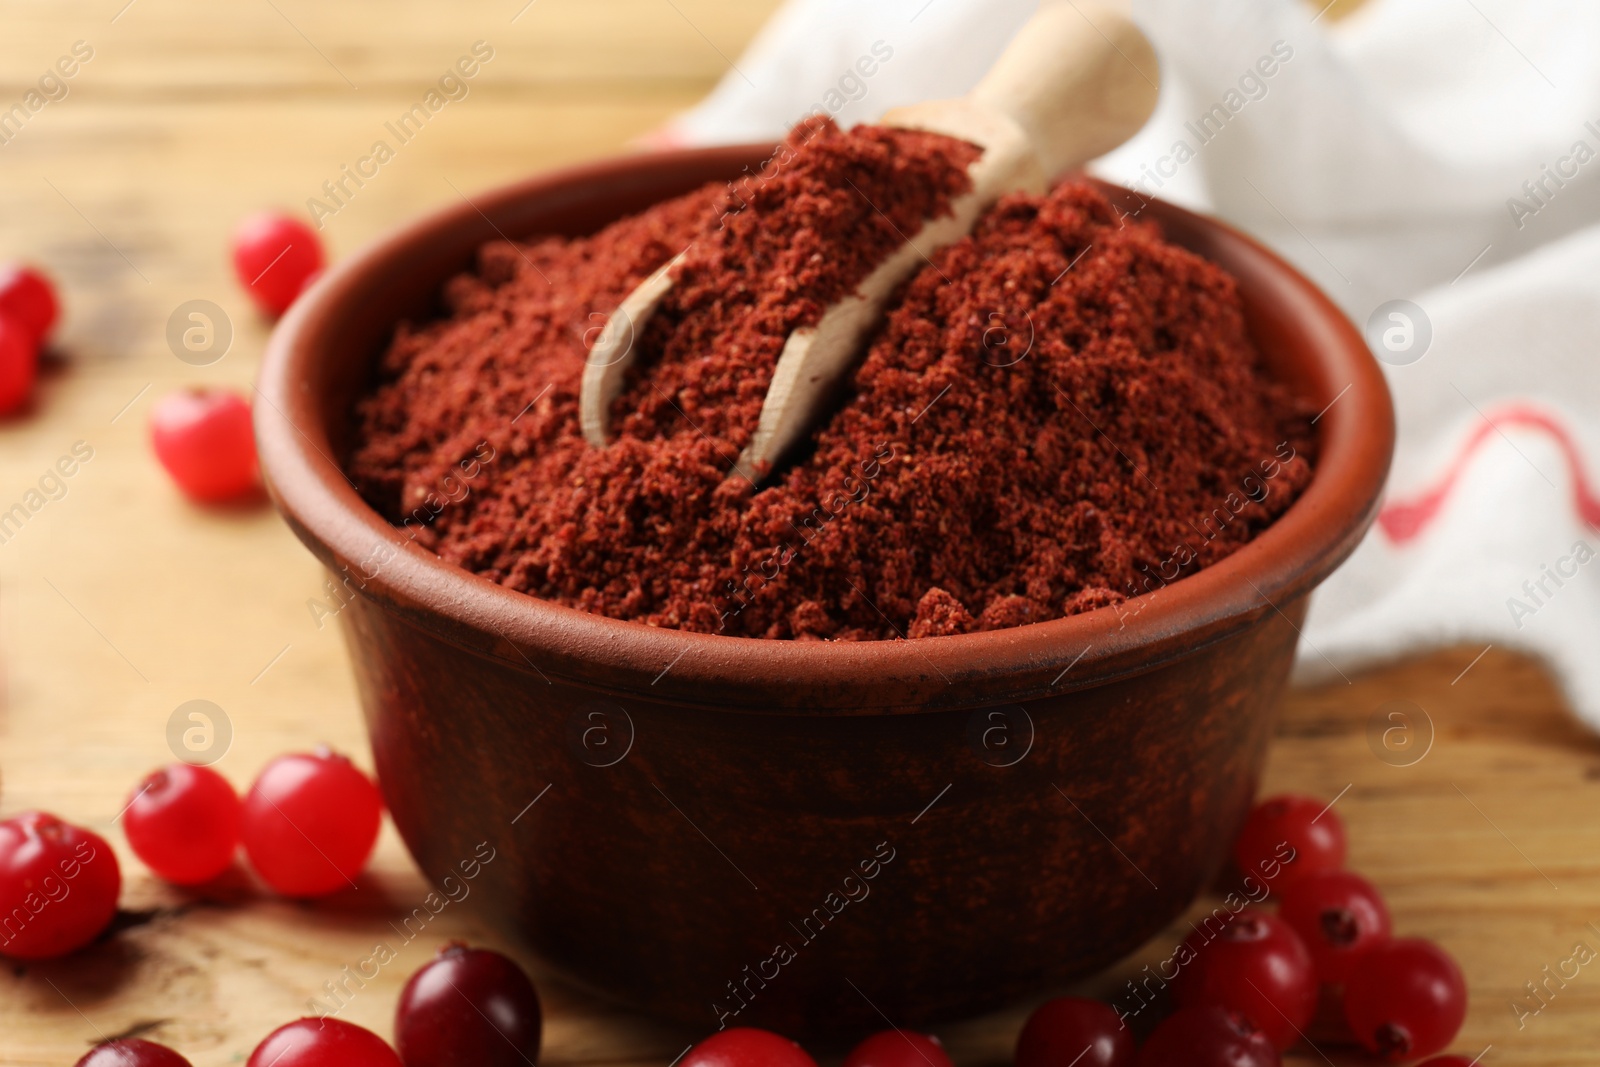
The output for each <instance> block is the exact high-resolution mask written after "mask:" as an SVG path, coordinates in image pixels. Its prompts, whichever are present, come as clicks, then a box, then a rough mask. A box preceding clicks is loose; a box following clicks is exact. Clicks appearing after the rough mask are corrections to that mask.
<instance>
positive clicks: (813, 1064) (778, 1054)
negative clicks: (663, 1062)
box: [681, 1026, 817, 1067]
mask: <svg viewBox="0 0 1600 1067" xmlns="http://www.w3.org/2000/svg"><path fill="white" fill-rule="evenodd" d="M681 1065H682V1067H817V1061H816V1060H813V1059H812V1058H811V1057H810V1056H809V1055H807V1054H806V1050H805V1049H803V1048H801V1047H800V1046H799V1045H797V1044H795V1043H794V1042H793V1041H790V1040H789V1039H788V1038H786V1037H781V1036H779V1035H778V1034H775V1033H773V1032H772V1031H771V1030H757V1029H755V1028H754V1027H750V1026H736V1027H734V1028H732V1029H730V1030H723V1031H721V1032H719V1033H715V1034H712V1035H711V1036H710V1037H708V1038H706V1039H705V1040H704V1041H702V1042H700V1043H699V1044H698V1045H696V1046H695V1047H694V1048H692V1049H690V1050H689V1052H688V1054H687V1055H685V1056H684V1057H683V1059H682V1061H681Z"/></svg>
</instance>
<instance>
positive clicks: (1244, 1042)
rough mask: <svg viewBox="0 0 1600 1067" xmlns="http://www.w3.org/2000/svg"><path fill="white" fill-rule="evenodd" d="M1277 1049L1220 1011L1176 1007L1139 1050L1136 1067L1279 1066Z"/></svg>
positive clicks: (1240, 1019) (1230, 1013) (1240, 1017)
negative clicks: (1137, 1066)
mask: <svg viewBox="0 0 1600 1067" xmlns="http://www.w3.org/2000/svg"><path fill="white" fill-rule="evenodd" d="M1282 1062H1283V1059H1282V1057H1281V1056H1279V1055H1278V1050H1277V1049H1276V1048H1274V1047H1273V1044H1272V1042H1271V1041H1269V1040H1267V1036H1266V1035H1265V1034H1263V1033H1262V1032H1261V1031H1260V1030H1257V1029H1256V1028H1255V1026H1254V1025H1253V1024H1252V1023H1251V1022H1250V1020H1249V1019H1247V1018H1245V1017H1244V1016H1243V1015H1240V1014H1239V1013H1238V1012H1236V1011H1228V1010H1226V1009H1224V1008H1217V1007H1204V1008H1179V1009H1178V1010H1177V1011H1175V1012H1173V1013H1172V1015H1171V1016H1170V1017H1169V1018H1167V1020H1166V1021H1165V1022H1163V1023H1162V1024H1161V1025H1160V1026H1158V1027H1156V1029H1155V1032H1154V1033H1153V1034H1151V1035H1150V1040H1148V1041H1146V1042H1145V1043H1144V1048H1142V1049H1140V1050H1139V1067H1279V1065H1280V1064H1281V1063H1282Z"/></svg>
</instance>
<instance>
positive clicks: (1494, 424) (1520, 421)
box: [1378, 404, 1600, 545]
mask: <svg viewBox="0 0 1600 1067" xmlns="http://www.w3.org/2000/svg"><path fill="white" fill-rule="evenodd" d="M1507 428H1510V429H1519V430H1538V431H1540V432H1542V433H1545V434H1548V435H1549V436H1550V438H1551V439H1552V440H1554V441H1555V443H1556V446H1557V447H1558V448H1560V449H1561V455H1562V457H1563V458H1564V459H1565V460H1566V463H1567V473H1568V476H1569V480H1570V482H1571V487H1572V506H1573V508H1574V510H1576V511H1577V513H1578V516H1579V517H1580V518H1582V519H1583V521H1584V522H1585V523H1587V524H1588V525H1590V526H1595V527H1600V495H1597V494H1596V493H1595V491H1594V489H1593V488H1591V487H1590V485H1589V479H1588V476H1587V475H1586V474H1585V473H1584V467H1583V458H1582V456H1581V455H1580V454H1579V452H1578V446H1577V444H1576V443H1575V442H1574V440H1573V436H1572V434H1571V433H1570V432H1569V431H1568V430H1567V428H1566V426H1565V425H1563V424H1562V422H1561V420H1560V419H1558V418H1557V417H1556V416H1554V415H1552V414H1550V413H1549V412H1547V411H1544V410H1542V409H1540V408H1536V407H1533V406H1531V405H1528V404H1508V405H1506V406H1505V407H1501V408H1496V409H1494V410H1493V411H1491V412H1489V413H1488V414H1487V415H1485V417H1484V421H1483V422H1481V423H1479V424H1478V425H1477V426H1476V427H1475V428H1474V429H1473V431H1472V433H1471V434H1470V435H1468V437H1467V439H1466V440H1465V441H1464V442H1462V445H1461V447H1460V448H1459V449H1458V450H1457V451H1456V454H1455V458H1453V459H1452V460H1451V461H1450V465H1449V466H1448V467H1446V468H1445V472H1444V476H1443V477H1441V478H1440V479H1439V481H1438V482H1437V483H1436V484H1435V485H1434V486H1433V488H1431V489H1428V490H1426V491H1425V492H1423V493H1420V494H1418V495H1417V496H1415V497H1412V498H1410V499H1403V500H1394V501H1391V502H1389V503H1387V504H1385V505H1384V506H1383V508H1382V510H1380V511H1379V512H1378V526H1379V528H1380V529H1382V530H1383V532H1384V533H1385V534H1386V535H1387V536H1388V538H1389V540H1391V541H1393V542H1394V543H1395V544H1397V545H1398V544H1405V543H1406V542H1407V541H1410V540H1412V539H1414V538H1416V537H1418V536H1420V535H1421V534H1422V533H1423V531H1424V530H1426V529H1427V528H1428V526H1429V525H1431V524H1432V522H1433V520H1434V519H1435V518H1437V517H1438V515H1439V511H1440V510H1441V509H1442V508H1443V507H1444V502H1445V501H1446V500H1447V499H1449V497H1450V493H1451V491H1452V490H1454V488H1455V485H1456V482H1457V481H1459V480H1460V478H1461V475H1462V473H1463V472H1464V471H1465V470H1466V468H1467V464H1468V463H1469V462H1471V460H1472V457H1473V456H1474V455H1475V454H1476V453H1477V451H1478V449H1479V448H1480V447H1481V446H1482V445H1483V443H1484V442H1485V441H1486V440H1488V439H1489V437H1490V436H1491V435H1494V434H1498V433H1501V432H1502V431H1504V430H1505V429H1507Z"/></svg>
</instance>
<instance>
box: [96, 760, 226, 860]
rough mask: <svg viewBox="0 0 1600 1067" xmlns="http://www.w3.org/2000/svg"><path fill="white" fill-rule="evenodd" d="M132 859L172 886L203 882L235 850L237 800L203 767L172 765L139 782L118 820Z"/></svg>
mask: <svg viewBox="0 0 1600 1067" xmlns="http://www.w3.org/2000/svg"><path fill="white" fill-rule="evenodd" d="M122 830H123V832H124V833H125V834H127V837H128V844H129V846H131V847H132V849H133V851H134V854H135V855H137V856H138V857H139V858H140V859H141V860H143V861H144V863H145V866H147V867H149V868H150V869H151V870H152V871H154V872H155V873H156V875H157V876H158V877H161V878H164V879H166V880H167V881H169V882H172V883H174V884H176V885H199V884H200V883H202V882H209V881H211V879H213V878H215V877H216V876H217V875H219V874H221V873H222V872H223V871H225V870H227V869H228V867H229V865H230V864H232V863H233V854H234V852H235V851H236V850H237V849H238V848H239V795H238V794H237V793H235V792H234V791H233V786H231V785H229V784H228V780H227V779H226V778H224V777H222V775H220V774H218V773H217V772H216V771H214V770H212V769H211V768H209V767H195V766H191V765H190V764H187V763H174V764H171V765H170V766H168V767H166V768H164V769H162V770H159V771H156V772H155V773H154V774H152V775H150V777H148V778H146V779H145V780H144V783H143V784H142V785H141V786H140V787H139V791H138V792H136V793H135V794H134V795H133V800H132V801H131V802H130V803H129V804H128V809H127V811H125V812H124V813H123V816H122Z"/></svg>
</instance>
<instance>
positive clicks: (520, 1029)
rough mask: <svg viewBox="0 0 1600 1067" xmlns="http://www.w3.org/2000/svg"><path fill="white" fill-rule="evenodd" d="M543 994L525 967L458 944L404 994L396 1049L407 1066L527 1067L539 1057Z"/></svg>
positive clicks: (396, 1023)
mask: <svg viewBox="0 0 1600 1067" xmlns="http://www.w3.org/2000/svg"><path fill="white" fill-rule="evenodd" d="M541 1026H542V1015H541V1013H540V1011H539V994H538V993H537V992H536V991H535V990H534V988H533V983H532V982H531V981H529V980H528V976H527V975H526V974H524V973H523V970H522V968H521V967H518V966H517V965H516V964H515V963H514V962H512V961H511V960H509V959H507V958H506V957H505V956H502V955H500V953H498V952H490V951H489V950H488V949H483V948H468V947H467V946H465V945H463V944H461V943H459V942H456V943H453V944H449V945H446V946H445V947H444V948H442V949H440V950H439V955H438V956H436V957H435V958H434V959H433V961H432V962H431V963H428V964H426V965H425V966H424V967H423V968H422V969H421V970H419V971H418V972H417V973H416V974H414V975H412V976H411V980H410V981H408V982H407V983H406V987H405V989H403V990H401V992H400V1006H399V1008H398V1009H397V1010H396V1011H395V1021H394V1043H395V1048H396V1049H398V1050H399V1052H400V1058H401V1059H402V1060H404V1061H405V1064H406V1067H526V1065H527V1064H530V1063H536V1062H538V1059H539V1033H540V1028H541Z"/></svg>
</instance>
